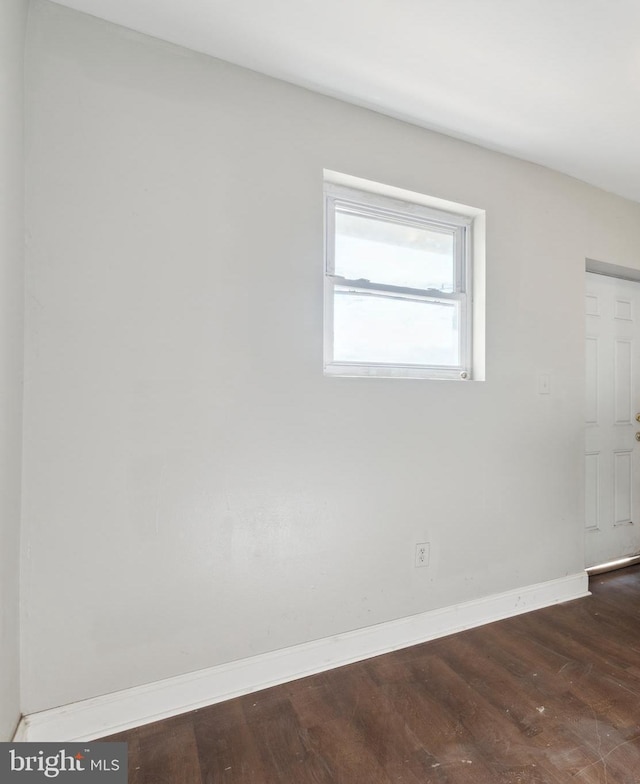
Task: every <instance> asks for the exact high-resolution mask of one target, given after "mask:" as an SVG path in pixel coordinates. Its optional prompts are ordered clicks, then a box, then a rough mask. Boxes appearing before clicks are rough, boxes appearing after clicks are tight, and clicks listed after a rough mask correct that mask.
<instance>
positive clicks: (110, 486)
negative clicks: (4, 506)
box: [23, 1, 640, 712]
mask: <svg viewBox="0 0 640 784" xmlns="http://www.w3.org/2000/svg"><path fill="white" fill-rule="evenodd" d="M34 11H35V13H34V14H32V24H31V28H30V47H29V52H30V54H29V93H28V94H29V99H28V110H29V113H28V117H29V128H28V149H29V155H28V169H27V226H28V230H29V236H30V241H29V246H28V298H27V303H28V304H27V331H26V340H27V351H26V395H25V442H24V445H25V499H24V509H25V511H24V521H25V529H24V583H23V589H24V616H23V624H24V642H25V652H24V660H23V663H24V708H25V710H26V711H27V712H31V711H36V710H40V709H44V708H48V707H51V706H54V705H60V704H63V703H66V702H70V701H74V700H79V699H82V698H86V697H90V696H92V695H97V694H101V693H105V692H109V691H112V690H116V689H121V688H125V687H129V686H133V685H136V684H141V683H144V682H148V681H153V680H155V679H158V678H163V677H168V676H172V675H176V674H179V673H184V672H187V671H191V670H196V669H199V668H203V667H208V666H212V665H215V664H218V663H222V662H228V661H231V660H235V659H238V658H242V657H246V656H251V655H253V654H257V653H261V652H264V651H269V650H274V649H278V648H281V647H284V646H289V645H292V644H295V643H300V642H304V641H308V640H313V639H316V638H321V637H325V636H329V635H333V634H337V633H339V632H342V631H345V630H351V629H355V628H359V627H362V626H367V625H370V624H375V623H378V622H382V621H386V620H389V619H394V618H400V617H403V616H407V615H411V614H413V613H418V612H421V611H426V610H429V609H433V608H438V607H444V606H447V605H451V604H454V603H457V602H461V601H465V600H469V599H473V598H476V597H481V596H486V595H490V594H493V593H496V592H501V591H505V590H508V589H513V588H517V587H519V586H525V585H529V584H533V583H538V582H543V581H546V580H551V579H554V578H558V577H563V576H565V575H568V574H573V573H576V572H579V571H580V570H581V569H582V568H583V565H584V561H583V497H584V479H583V471H582V449H583V442H582V439H583V426H582V420H583V396H584V359H583V355H584V347H583V343H584V305H583V290H584V264H585V257H586V256H589V257H592V258H598V259H603V260H606V261H611V262H615V263H618V264H624V265H629V266H634V265H635V266H638V255H637V249H638V247H640V206H639V205H637V204H634V203H630V202H627V201H624V200H623V199H619V198H616V197H614V196H612V195H610V194H607V193H604V192H602V191H599V190H597V189H595V188H591V187H588V186H586V185H584V184H582V183H580V182H578V181H576V180H572V179H570V178H568V177H565V176H562V175H560V174H557V173H554V172H552V171H549V170H547V169H544V168H541V167H538V166H534V165H530V164H527V163H524V162H522V161H518V160H515V159H512V158H509V157H506V156H503V155H499V154H496V153H493V152H489V151H487V150H484V149H481V148H479V147H475V146H473V145H469V144H466V143H463V142H460V141H456V140H453V139H451V138H447V137H445V136H442V135H438V134H435V133H430V132H428V131H425V130H422V129H419V128H416V127H413V126H411V125H408V124H404V123H402V122H399V121H396V120H393V119H389V118H387V117H384V116H381V115H378V114H375V113H372V112H369V111H366V110H363V109H359V108H356V107H353V106H350V105H348V104H345V103H341V102H339V101H336V100H332V99H329V98H326V97H322V96H320V95H316V94H313V93H311V92H308V91H305V90H303V89H299V88H297V87H293V86H290V85H287V84H285V83H282V82H278V81H275V80H273V79H270V78H267V77H263V76H260V75H257V74H255V73H251V72H249V71H246V70H242V69H240V68H237V67H234V66H231V65H227V64H224V63H221V62H218V61H215V60H213V59H210V58H207V57H204V56H201V55H196V54H193V53H190V52H188V51H185V50H182V49H179V48H177V47H173V46H170V45H166V44H163V43H161V42H158V41H156V40H153V39H150V38H145V37H143V36H141V35H138V34H134V33H131V32H128V31H125V30H122V29H119V28H117V27H114V26H112V25H109V24H107V23H104V22H101V21H97V20H95V19H93V18H90V17H88V16H83V15H81V14H78V13H76V12H73V11H69V10H68V9H64V8H61V7H58V6H55V5H52V4H47V3H44V2H40V1H38V2H36V4H35V9H34ZM323 168H326V169H332V170H335V171H340V172H346V173H347V174H351V175H354V176H358V177H363V178H366V179H370V180H374V181H377V182H382V183H386V184H389V185H393V186H397V187H401V188H406V189H409V190H413V191H418V192H421V193H426V194H429V195H432V196H436V197H440V198H444V199H449V200H452V201H456V202H460V203H463V204H470V205H473V206H474V207H478V208H481V209H484V210H486V214H487V320H486V334H487V344H486V376H487V380H486V381H485V382H477V383H456V382H424V381H422V382H421V381H402V380H385V379H378V380H373V379H336V378H325V377H323V374H322V172H323ZM541 372H548V373H551V374H552V394H551V395H549V396H541V395H539V394H538V393H537V376H538V374H539V373H541ZM423 541H429V542H431V558H432V564H431V567H430V568H429V569H414V567H413V559H414V547H415V543H416V542H423Z"/></svg>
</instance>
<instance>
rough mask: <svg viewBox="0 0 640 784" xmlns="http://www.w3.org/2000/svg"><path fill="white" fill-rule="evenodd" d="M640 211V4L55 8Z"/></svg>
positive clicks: (252, 3)
mask: <svg viewBox="0 0 640 784" xmlns="http://www.w3.org/2000/svg"><path fill="white" fill-rule="evenodd" d="M58 1H59V2H60V3H61V4H62V5H66V6H69V7H70V8H75V9H77V10H80V11H85V12H87V13H90V14H93V15H94V16H98V17H101V18H103V19H108V20H109V21H111V22H116V23H118V24H121V25H124V26H126V27H130V28H132V29H134V30H138V31H140V32H144V33H147V34H149V35H153V36H156V37H157V38H161V39H164V40H166V41H172V42H174V43H177V44H181V45H182V46H186V47H189V48H190V49H194V50H196V51H199V52H205V53H207V54H211V55H214V56H215V57H220V58H222V59H224V60H229V61H230V62H233V63H238V64H239V65H243V66H246V67H248V68H252V69H254V70H256V71H262V72H264V73H266V74H270V75H272V76H276V77H279V78H281V79H285V80H286V81H289V82H293V83H295V84H300V85H303V86H305V87H309V88H312V89H315V90H317V91H318V92H322V93H325V94H327V95H332V96H336V97H339V98H343V99H345V100H348V101H351V102H352V103H356V104H359V105H361V106H367V107H370V108H373V109H376V110H378V111H380V112H383V113H385V114H389V115H392V116H394V117H399V118H401V119H405V120H409V121H411V122H413V123H416V124H418V125H422V126H425V127H427V128H432V129H435V130H439V131H443V132H445V133H448V134H450V135H452V136H457V137H460V138H463V139H467V140H469V141H473V142H477V143H478V144H481V145H483V146H485V147H490V148H492V149H495V150H500V151H502V152H506V153H509V154H511V155H516V156H518V157H520V158H525V159H526V160H530V161H534V162H536V163H541V164H543V165H546V166H550V167H551V168H554V169H558V170H560V171H563V172H566V173H568V174H571V175H573V176H574V177H578V178H579V179H582V180H585V181H587V182H590V183H592V184H594V185H598V186H600V187H602V188H605V189H607V190H610V191H613V192H615V193H619V194H621V195H623V196H627V197H629V198H632V199H635V200H636V201H640V151H639V145H640V0H58Z"/></svg>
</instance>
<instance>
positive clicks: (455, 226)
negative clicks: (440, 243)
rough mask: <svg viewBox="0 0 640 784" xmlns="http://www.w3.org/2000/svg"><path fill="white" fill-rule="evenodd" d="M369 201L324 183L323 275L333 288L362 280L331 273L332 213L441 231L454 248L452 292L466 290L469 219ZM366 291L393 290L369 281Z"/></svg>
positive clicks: (386, 201) (375, 197)
mask: <svg viewBox="0 0 640 784" xmlns="http://www.w3.org/2000/svg"><path fill="white" fill-rule="evenodd" d="M371 199H372V200H375V202H376V203H375V204H369V203H367V204H364V203H363V202H362V194H361V193H360V192H358V191H352V190H351V189H350V188H346V187H344V186H341V185H334V184H332V183H325V235H326V236H325V242H326V248H327V254H326V275H327V277H329V278H331V279H332V280H333V281H334V282H335V284H336V285H338V284H341V283H342V281H343V280H344V284H343V285H348V286H349V287H351V285H356V284H360V283H361V282H363V281H365V279H358V280H351V279H344V278H342V276H339V275H336V273H335V257H336V253H335V237H336V232H335V215H336V212H342V213H345V214H351V215H359V216H362V217H367V218H372V219H378V220H381V221H384V222H388V223H396V224H400V225H404V226H413V227H417V228H424V229H432V230H435V231H442V232H443V233H448V234H451V235H452V236H453V240H454V242H453V245H454V255H453V262H454V280H453V286H454V293H457V294H463V293H465V292H466V291H467V279H468V275H467V252H466V249H468V247H469V239H470V238H469V236H468V234H469V230H470V226H471V224H472V219H471V218H469V217H467V216H465V215H456V214H454V213H445V212H441V211H440V210H435V209H432V208H430V207H425V206H423V205H420V204H411V203H409V202H404V201H400V200H398V199H392V198H389V197H385V196H380V195H378V194H371ZM366 284H367V286H366V287H367V288H376V289H379V290H381V291H382V290H393V289H394V288H404V287H393V286H391V285H390V284H387V283H379V282H376V281H372V280H366ZM407 292H408V293H409V292H411V293H414V292H415V293H416V294H418V293H420V294H422V295H423V296H426V297H430V296H433V295H434V294H435V293H436V292H437V293H438V296H440V297H446V298H452V297H451V293H450V292H444V291H440V290H439V289H412V288H409V287H407Z"/></svg>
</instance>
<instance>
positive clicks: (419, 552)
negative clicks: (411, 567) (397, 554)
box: [416, 542, 430, 569]
mask: <svg viewBox="0 0 640 784" xmlns="http://www.w3.org/2000/svg"><path fill="white" fill-rule="evenodd" d="M429 549H430V544H429V542H418V544H417V545H416V569H417V568H418V567H420V566H429Z"/></svg>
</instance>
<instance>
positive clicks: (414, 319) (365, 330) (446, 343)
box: [333, 287, 460, 367]
mask: <svg viewBox="0 0 640 784" xmlns="http://www.w3.org/2000/svg"><path fill="white" fill-rule="evenodd" d="M459 307H460V303H459V302H456V301H453V302H424V301H422V300H411V299H398V298H394V297H385V296H378V295H370V294H360V293H354V292H352V291H349V290H348V289H343V288H339V287H336V289H335V290H334V311H333V313H334V354H333V356H334V360H335V361H337V362H358V363H363V362H365V363H366V362H383V363H387V364H399V365H445V366H450V367H451V366H453V367H455V366H458V365H459V364H460V355H459V321H460V319H459Z"/></svg>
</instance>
